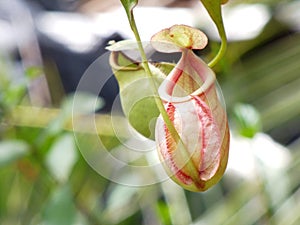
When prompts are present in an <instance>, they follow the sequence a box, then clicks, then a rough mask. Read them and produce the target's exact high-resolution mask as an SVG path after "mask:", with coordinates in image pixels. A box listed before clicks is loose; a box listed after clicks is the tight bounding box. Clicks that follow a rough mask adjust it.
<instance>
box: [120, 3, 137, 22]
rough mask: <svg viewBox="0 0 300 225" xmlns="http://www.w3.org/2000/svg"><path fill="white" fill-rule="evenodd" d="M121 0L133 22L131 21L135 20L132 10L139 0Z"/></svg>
mask: <svg viewBox="0 0 300 225" xmlns="http://www.w3.org/2000/svg"><path fill="white" fill-rule="evenodd" d="M120 1H121V3H122V5H123V7H124V9H125V11H126V14H127V17H128V19H129V22H130V24H131V21H132V20H133V16H132V10H133V8H134V7H135V6H136V5H137V4H138V0H120Z"/></svg>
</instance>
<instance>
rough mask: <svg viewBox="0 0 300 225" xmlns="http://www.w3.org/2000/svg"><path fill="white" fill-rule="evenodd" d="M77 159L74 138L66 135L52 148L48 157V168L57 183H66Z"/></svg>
mask: <svg viewBox="0 0 300 225" xmlns="http://www.w3.org/2000/svg"><path fill="white" fill-rule="evenodd" d="M77 158H78V157H77V151H76V146H75V143H74V138H73V136H72V135H71V134H65V135H63V136H61V137H60V138H59V139H58V140H57V141H56V142H55V143H54V144H53V146H52V147H51V149H50V151H49V153H48V155H47V157H46V166H47V167H48V169H49V172H50V173H51V174H52V175H53V176H54V177H55V179H56V180H57V181H60V182H65V181H66V180H67V179H68V178H69V175H70V173H71V171H72V168H73V166H74V164H75V163H76V161H77Z"/></svg>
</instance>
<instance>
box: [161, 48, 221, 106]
mask: <svg viewBox="0 0 300 225" xmlns="http://www.w3.org/2000/svg"><path fill="white" fill-rule="evenodd" d="M188 54H194V53H193V52H183V55H182V59H181V62H179V64H178V65H177V66H176V67H175V68H174V69H173V70H172V71H171V73H170V74H169V75H168V77H167V78H166V79H165V80H164V81H163V82H162V83H161V85H160V86H159V88H158V94H159V96H160V98H161V99H162V100H163V101H165V102H173V103H180V102H186V101H190V100H191V99H192V98H193V96H200V95H205V94H206V93H207V92H208V91H209V89H210V88H212V87H213V85H214V83H215V81H216V76H215V74H214V72H213V71H212V70H211V69H210V68H209V67H208V66H207V65H206V64H205V63H204V62H203V61H202V60H201V59H200V58H198V57H197V56H196V55H193V56H192V58H191V57H187V55H188ZM185 60H186V62H185ZM184 63H188V64H189V66H190V67H191V69H192V70H193V71H194V72H195V73H196V74H197V76H198V79H199V78H200V80H201V83H200V84H199V82H196V81H195V80H194V79H193V78H191V79H190V82H191V83H192V84H196V85H197V86H200V87H199V88H197V89H196V90H193V91H191V93H188V91H186V90H185V89H184V88H183V87H180V85H179V84H178V80H179V79H180V77H181V76H183V74H184V73H185V71H184V70H183V69H181V68H182V67H183V68H185V65H184ZM182 64H183V65H182ZM200 67H202V68H200ZM185 74H188V73H185ZM185 76H187V75H185ZM188 76H189V75H188ZM191 77H192V76H191ZM175 89H179V90H180V91H181V95H176V94H174V92H175V91H174V90H175Z"/></svg>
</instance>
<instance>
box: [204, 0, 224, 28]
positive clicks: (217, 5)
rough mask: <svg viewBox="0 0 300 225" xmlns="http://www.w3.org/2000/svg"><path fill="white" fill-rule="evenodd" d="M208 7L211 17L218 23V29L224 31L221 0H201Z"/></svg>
mask: <svg viewBox="0 0 300 225" xmlns="http://www.w3.org/2000/svg"><path fill="white" fill-rule="evenodd" d="M200 1H201V2H202V4H203V5H204V7H205V8H206V10H207V12H208V14H209V15H210V17H211V19H212V20H213V21H214V23H215V24H216V26H217V28H218V31H219V32H220V31H221V32H222V31H224V25H223V19H222V13H221V4H222V1H221V0H200Z"/></svg>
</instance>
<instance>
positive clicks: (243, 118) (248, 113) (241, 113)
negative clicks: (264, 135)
mask: <svg viewBox="0 0 300 225" xmlns="http://www.w3.org/2000/svg"><path fill="white" fill-rule="evenodd" d="M234 118H235V123H236V128H237V131H238V132H239V134H240V135H242V136H244V137H249V138H252V137H254V136H255V134H256V133H257V132H259V131H261V129H262V123H261V119H260V114H259V112H258V111H257V110H256V109H255V108H254V107H253V106H252V105H249V104H241V103H239V104H236V105H235V106H234Z"/></svg>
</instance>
